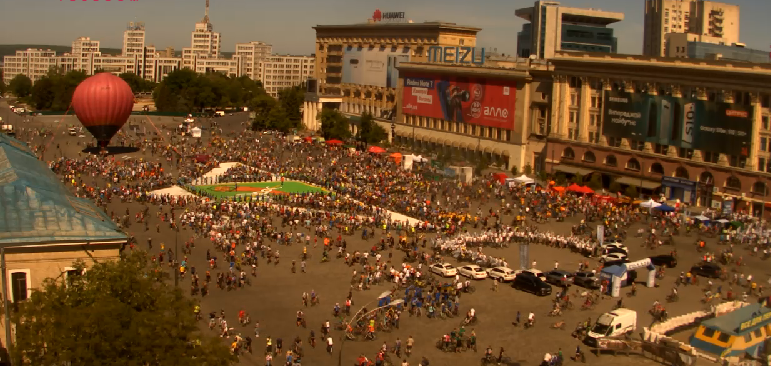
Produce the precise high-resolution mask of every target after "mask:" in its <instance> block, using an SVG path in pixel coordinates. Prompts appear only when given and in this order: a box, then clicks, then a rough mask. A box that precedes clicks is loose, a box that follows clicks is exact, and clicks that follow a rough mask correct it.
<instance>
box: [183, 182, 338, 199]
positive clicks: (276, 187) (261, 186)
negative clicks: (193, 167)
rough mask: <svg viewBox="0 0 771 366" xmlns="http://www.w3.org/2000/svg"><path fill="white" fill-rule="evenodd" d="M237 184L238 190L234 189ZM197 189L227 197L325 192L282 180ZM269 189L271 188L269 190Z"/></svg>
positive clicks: (303, 184) (215, 195)
mask: <svg viewBox="0 0 771 366" xmlns="http://www.w3.org/2000/svg"><path fill="white" fill-rule="evenodd" d="M236 186H238V190H236ZM196 188H197V189H199V190H201V191H203V192H206V193H207V194H208V195H210V196H211V197H215V198H229V197H234V196H251V195H252V194H253V193H257V194H292V193H315V192H326V190H324V189H322V188H319V187H314V186H311V185H308V184H305V183H303V182H297V181H284V186H283V187H282V186H281V182H244V183H238V184H236V183H225V184H214V185H205V186H196ZM269 189H271V190H269Z"/></svg>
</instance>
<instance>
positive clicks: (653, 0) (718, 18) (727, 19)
mask: <svg viewBox="0 0 771 366" xmlns="http://www.w3.org/2000/svg"><path fill="white" fill-rule="evenodd" d="M669 33H690V34H696V35H699V36H702V37H704V39H703V41H704V42H707V43H713V44H719V45H728V46H731V45H734V44H737V43H739V6H738V5H731V4H725V3H719V2H714V1H704V0H645V29H644V32H643V55H646V56H654V57H659V56H665V55H666V54H667V38H666V37H667V34H669Z"/></svg>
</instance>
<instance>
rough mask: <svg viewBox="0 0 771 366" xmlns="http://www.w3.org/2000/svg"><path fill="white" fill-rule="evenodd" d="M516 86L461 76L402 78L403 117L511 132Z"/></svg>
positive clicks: (510, 83) (515, 84) (513, 82)
mask: <svg viewBox="0 0 771 366" xmlns="http://www.w3.org/2000/svg"><path fill="white" fill-rule="evenodd" d="M516 102H517V83H516V82H515V81H508V80H491V79H481V78H479V79H477V78H463V77H442V78H441V79H439V78H436V77H405V78H404V92H403V95H402V112H403V113H404V114H410V115H416V116H422V117H430V118H440V119H444V120H446V121H453V122H464V123H470V124H475V125H479V126H487V127H494V128H503V129H507V130H513V129H514V109H515V107H516Z"/></svg>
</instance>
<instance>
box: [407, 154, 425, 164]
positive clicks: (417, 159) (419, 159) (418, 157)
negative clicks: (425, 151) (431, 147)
mask: <svg viewBox="0 0 771 366" xmlns="http://www.w3.org/2000/svg"><path fill="white" fill-rule="evenodd" d="M404 157H405V158H408V157H409V158H410V159H412V161H413V162H415V163H425V162H427V161H428V159H426V158H424V157H423V155H415V154H410V155H404Z"/></svg>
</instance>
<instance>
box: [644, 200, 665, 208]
mask: <svg viewBox="0 0 771 366" xmlns="http://www.w3.org/2000/svg"><path fill="white" fill-rule="evenodd" d="M659 206H661V204H660V203H658V202H656V201H654V200H648V201H645V202H642V203H640V207H645V208H652V207H659Z"/></svg>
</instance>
